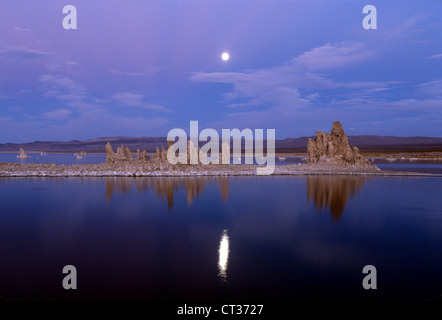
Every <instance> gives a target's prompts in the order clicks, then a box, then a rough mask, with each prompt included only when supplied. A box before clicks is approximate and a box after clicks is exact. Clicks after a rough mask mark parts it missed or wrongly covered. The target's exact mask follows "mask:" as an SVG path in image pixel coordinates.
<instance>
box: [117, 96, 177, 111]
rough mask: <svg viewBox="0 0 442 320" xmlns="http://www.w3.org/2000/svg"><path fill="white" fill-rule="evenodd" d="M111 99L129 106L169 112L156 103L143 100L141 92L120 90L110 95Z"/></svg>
mask: <svg viewBox="0 0 442 320" xmlns="http://www.w3.org/2000/svg"><path fill="white" fill-rule="evenodd" d="M111 100H113V101H115V102H117V103H120V104H122V105H125V106H129V107H137V108H140V109H144V110H151V111H156V112H166V113H169V112H170V110H169V109H167V108H165V107H163V106H160V105H156V104H151V103H148V102H145V101H143V96H142V95H141V94H135V93H131V92H120V93H116V94H114V95H113V96H112V97H111Z"/></svg>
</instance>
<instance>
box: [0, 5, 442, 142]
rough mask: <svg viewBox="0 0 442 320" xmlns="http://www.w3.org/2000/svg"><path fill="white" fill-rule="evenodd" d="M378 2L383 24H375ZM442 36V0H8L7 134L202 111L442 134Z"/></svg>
mask: <svg viewBox="0 0 442 320" xmlns="http://www.w3.org/2000/svg"><path fill="white" fill-rule="evenodd" d="M68 4H72V5H74V6H76V8H77V15H78V25H77V26H78V29H76V30H65V29H64V28H63V26H62V21H63V18H64V16H65V15H64V14H63V13H62V9H63V7H64V6H65V5H68ZM367 4H372V5H375V6H376V8H377V14H378V17H377V26H378V29H377V30H365V29H364V28H363V27H362V20H363V18H364V16H365V15H364V14H363V13H362V8H363V7H364V6H365V5H367ZM441 35H442V1H440V0H426V1H409V0H401V1H370V2H366V1H278V0H274V1H259V0H257V1H245V0H228V1H227V0H225V1H224V0H219V1H209V0H207V1H203V0H201V1H193V0H182V1H178V0H176V1H166V0H162V1H154V0H149V1H104V0H94V1H85V0H83V1H55V0H54V1H39V2H37V1H30V0H20V1H12V0H3V1H1V3H0V143H5V142H30V141H35V140H73V139H78V140H83V139H88V138H96V137H103V136H165V135H166V134H167V132H168V131H169V130H170V129H173V128H184V129H186V130H188V128H189V121H191V120H198V121H199V126H200V129H203V128H208V127H210V128H214V129H216V130H219V132H221V129H222V128H239V129H244V128H251V129H256V128H260V129H276V138H277V139H284V138H287V137H299V136H310V135H314V131H315V130H323V131H329V130H330V128H331V125H332V122H333V121H335V120H339V121H341V123H342V124H343V125H344V129H345V131H346V133H347V134H349V135H361V134H379V135H396V136H416V135H420V136H435V137H442V117H441V116H442V38H441V37H442V36H441ZM223 51H228V52H229V53H230V56H231V59H230V60H229V61H227V62H224V61H222V60H221V58H220V55H221V53H222V52H223Z"/></svg>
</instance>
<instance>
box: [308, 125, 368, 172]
mask: <svg viewBox="0 0 442 320" xmlns="http://www.w3.org/2000/svg"><path fill="white" fill-rule="evenodd" d="M307 153H308V156H307V161H306V163H308V164H314V163H318V164H326V163H330V164H339V165H347V166H348V165H353V166H362V167H370V166H371V164H370V162H369V161H368V160H367V159H365V158H364V157H362V156H361V154H360V153H359V149H358V148H357V147H352V146H350V143H349V142H348V138H347V135H346V134H345V133H344V128H343V127H342V125H341V123H339V121H335V122H333V127H332V130H331V133H324V132H322V131H316V138H314V139H313V140H312V139H308V142H307Z"/></svg>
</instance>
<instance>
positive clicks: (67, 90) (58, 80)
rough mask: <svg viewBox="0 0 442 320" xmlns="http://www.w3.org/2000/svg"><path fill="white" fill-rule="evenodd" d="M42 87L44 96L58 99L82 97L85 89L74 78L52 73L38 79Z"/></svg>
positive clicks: (77, 98)
mask: <svg viewBox="0 0 442 320" xmlns="http://www.w3.org/2000/svg"><path fill="white" fill-rule="evenodd" d="M38 81H39V82H40V83H41V84H42V85H43V88H44V93H43V95H44V96H45V97H56V98H57V99H60V100H79V99H83V98H84V95H85V93H86V89H85V88H84V87H83V86H81V85H79V84H78V83H76V82H75V81H74V80H72V79H70V78H68V77H65V76H59V75H54V74H45V75H42V76H40V78H39V80H38Z"/></svg>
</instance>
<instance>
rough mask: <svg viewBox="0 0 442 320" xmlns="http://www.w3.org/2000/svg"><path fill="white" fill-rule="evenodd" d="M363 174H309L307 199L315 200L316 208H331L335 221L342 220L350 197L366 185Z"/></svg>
mask: <svg viewBox="0 0 442 320" xmlns="http://www.w3.org/2000/svg"><path fill="white" fill-rule="evenodd" d="M365 180H366V178H365V177H361V176H309V177H307V201H309V202H310V201H313V202H314V203H315V207H316V209H325V208H330V211H331V214H332V219H333V221H335V222H337V221H339V220H340V218H341V216H342V213H343V211H344V208H345V206H346V204H347V202H348V200H349V198H350V197H351V196H352V195H354V194H356V193H357V192H358V191H359V190H360V189H361V187H362V186H363V185H364V183H365Z"/></svg>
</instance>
